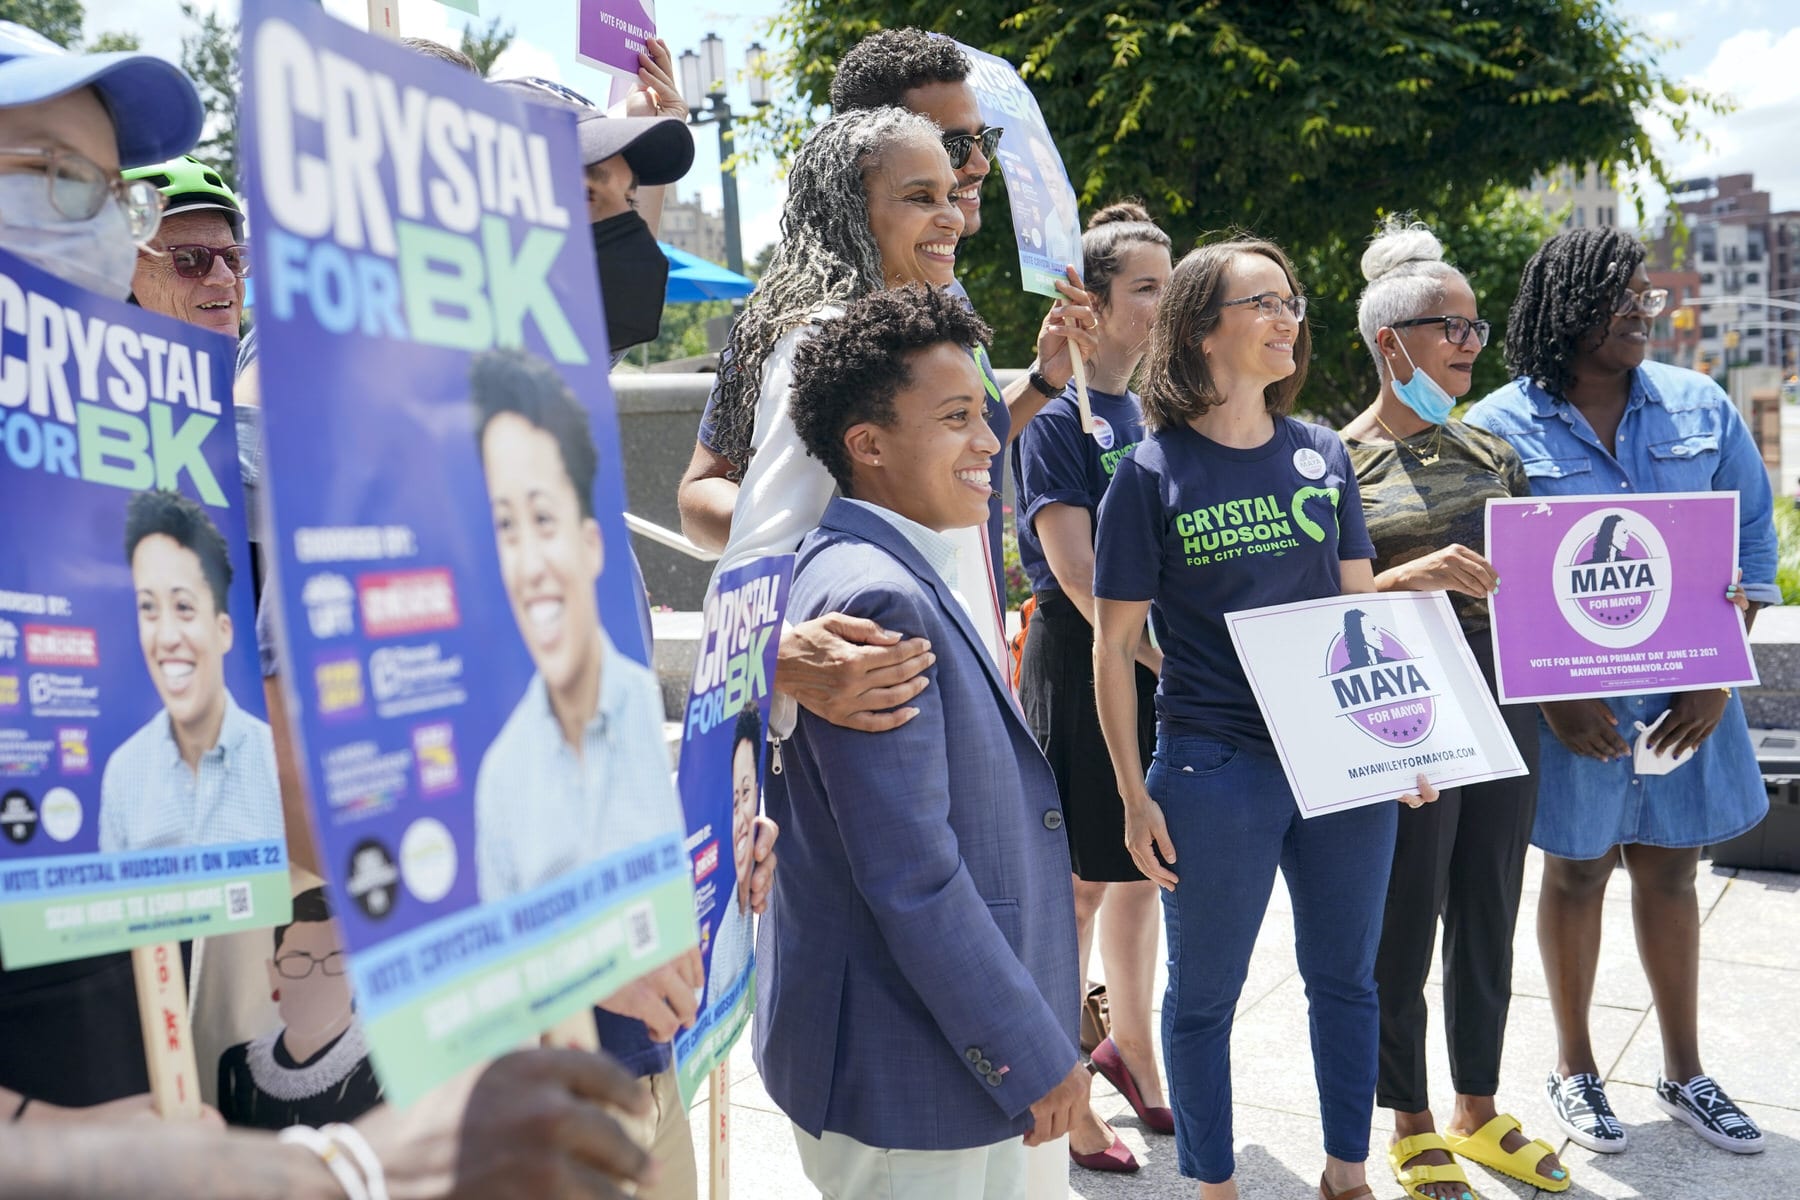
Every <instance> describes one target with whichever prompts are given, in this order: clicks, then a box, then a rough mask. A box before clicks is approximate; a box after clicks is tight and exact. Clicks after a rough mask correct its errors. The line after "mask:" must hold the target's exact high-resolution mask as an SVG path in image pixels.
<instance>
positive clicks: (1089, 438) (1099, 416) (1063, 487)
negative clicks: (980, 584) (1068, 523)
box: [1013, 383, 1144, 595]
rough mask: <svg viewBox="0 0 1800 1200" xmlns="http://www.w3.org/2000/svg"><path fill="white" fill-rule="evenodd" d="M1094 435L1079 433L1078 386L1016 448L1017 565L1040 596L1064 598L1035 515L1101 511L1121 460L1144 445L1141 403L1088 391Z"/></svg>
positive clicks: (1048, 410) (1027, 429)
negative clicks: (1049, 510) (1058, 509)
mask: <svg viewBox="0 0 1800 1200" xmlns="http://www.w3.org/2000/svg"><path fill="white" fill-rule="evenodd" d="M1088 405H1089V407H1090V408H1091V409H1092V411H1093V414H1094V432H1092V433H1083V432H1081V409H1080V407H1079V406H1078V405H1077V403H1076V400H1075V385H1074V384H1073V383H1071V384H1070V385H1069V386H1068V387H1066V388H1064V389H1063V394H1062V395H1060V396H1058V397H1056V399H1054V400H1052V401H1050V402H1049V403H1048V404H1046V405H1044V407H1043V410H1042V411H1040V412H1039V413H1038V415H1037V416H1035V417H1033V418H1032V419H1031V424H1029V425H1027V426H1025V428H1024V429H1023V430H1022V431H1020V433H1019V440H1018V441H1016V442H1014V443H1013V479H1014V481H1015V483H1016V486H1017V487H1018V489H1019V508H1018V513H1017V517H1016V520H1017V525H1018V532H1019V565H1020V566H1021V567H1023V568H1024V569H1025V575H1026V577H1027V578H1029V579H1030V580H1031V590H1032V591H1033V592H1034V593H1037V594H1040V595H1041V594H1043V593H1045V592H1060V591H1061V590H1062V588H1061V586H1060V585H1059V584H1058V583H1057V582H1056V576H1055V574H1053V573H1052V572H1051V570H1050V564H1049V562H1048V561H1046V560H1045V558H1044V544H1043V542H1042V541H1041V540H1039V538H1038V532H1037V515H1038V513H1040V512H1042V511H1043V510H1044V508H1045V507H1046V506H1048V505H1051V504H1067V505H1071V506H1073V507H1075V508H1085V509H1087V513H1088V517H1089V518H1090V519H1092V518H1094V517H1095V514H1097V513H1098V512H1099V511H1100V498H1101V497H1102V496H1104V495H1106V485H1107V484H1109V483H1111V482H1112V477H1113V471H1114V470H1116V469H1117V468H1118V465H1119V460H1120V459H1122V458H1124V457H1125V456H1126V455H1127V454H1130V453H1131V449H1132V447H1133V446H1135V445H1137V444H1138V442H1140V441H1142V440H1143V437H1144V415H1143V410H1142V409H1141V408H1140V406H1139V405H1138V398H1137V396H1135V395H1134V394H1132V393H1130V392H1127V393H1125V394H1124V395H1123V396H1119V395H1114V394H1112V393H1110V392H1102V391H1097V390H1095V389H1094V388H1091V387H1090V388H1089V389H1088Z"/></svg>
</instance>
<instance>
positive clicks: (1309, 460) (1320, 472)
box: [1294, 446, 1325, 479]
mask: <svg viewBox="0 0 1800 1200" xmlns="http://www.w3.org/2000/svg"><path fill="white" fill-rule="evenodd" d="M1294 470H1296V471H1298V472H1300V475H1301V477H1302V478H1305V479H1323V478H1325V456H1324V455H1323V454H1320V453H1319V452H1318V451H1317V450H1314V449H1313V448H1312V447H1311V446H1305V447H1302V448H1301V449H1299V450H1296V451H1294Z"/></svg>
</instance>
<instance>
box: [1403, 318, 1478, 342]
mask: <svg viewBox="0 0 1800 1200" xmlns="http://www.w3.org/2000/svg"><path fill="white" fill-rule="evenodd" d="M1415 325H1442V326H1443V327H1444V340H1445V341H1446V342H1449V343H1450V344H1451V345H1452V346H1461V345H1463V344H1464V343H1465V342H1467V341H1468V340H1469V334H1471V333H1473V334H1474V335H1475V340H1476V341H1477V342H1479V343H1480V344H1481V345H1483V346H1485V345H1487V344H1488V335H1489V334H1491V333H1493V331H1494V327H1493V326H1492V325H1489V324H1488V323H1487V322H1486V321H1471V320H1469V318H1467V317H1414V318H1413V319H1412V320H1410V321H1395V322H1394V323H1393V324H1392V325H1390V326H1388V328H1389V329H1411V328H1412V327H1413V326H1415Z"/></svg>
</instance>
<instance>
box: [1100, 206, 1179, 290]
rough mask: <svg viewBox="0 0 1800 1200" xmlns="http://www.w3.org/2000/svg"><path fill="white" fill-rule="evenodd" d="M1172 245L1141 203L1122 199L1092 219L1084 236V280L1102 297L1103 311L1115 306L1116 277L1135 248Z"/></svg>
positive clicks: (1164, 247) (1167, 246)
mask: <svg viewBox="0 0 1800 1200" xmlns="http://www.w3.org/2000/svg"><path fill="white" fill-rule="evenodd" d="M1170 245H1171V243H1170V241H1169V235H1168V234H1166V233H1164V232H1163V231H1162V230H1161V229H1159V228H1157V226H1156V224H1155V222H1153V221H1151V220H1150V213H1149V211H1148V210H1146V209H1145V208H1144V206H1143V204H1142V203H1141V202H1139V201H1137V200H1120V201H1118V202H1116V203H1114V204H1109V205H1107V206H1106V207H1105V208H1103V209H1101V210H1100V211H1099V212H1097V213H1095V214H1094V215H1093V216H1091V217H1089V218H1088V225H1087V232H1086V233H1084V234H1082V235H1081V259H1082V263H1081V265H1082V267H1083V270H1082V279H1083V281H1084V282H1085V283H1086V284H1087V287H1088V290H1089V291H1091V292H1093V293H1094V295H1096V296H1098V297H1099V298H1100V300H1099V303H1100V307H1101V308H1109V307H1111V306H1112V282H1113V276H1115V275H1117V274H1118V273H1119V267H1120V265H1121V263H1122V262H1123V260H1124V258H1125V251H1127V250H1129V249H1130V248H1131V247H1133V246H1161V247H1162V248H1163V249H1165V250H1167V249H1168V248H1169V246H1170Z"/></svg>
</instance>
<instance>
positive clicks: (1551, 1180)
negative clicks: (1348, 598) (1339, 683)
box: [1343, 218, 1569, 1200]
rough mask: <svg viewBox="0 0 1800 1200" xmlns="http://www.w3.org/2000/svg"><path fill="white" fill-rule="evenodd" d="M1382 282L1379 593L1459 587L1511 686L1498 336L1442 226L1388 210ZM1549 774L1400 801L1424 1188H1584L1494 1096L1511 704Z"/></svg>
mask: <svg viewBox="0 0 1800 1200" xmlns="http://www.w3.org/2000/svg"><path fill="white" fill-rule="evenodd" d="M1362 268H1363V276H1364V278H1366V279H1367V280H1368V286H1367V287H1366V288H1364V289H1363V294H1362V298H1361V300H1360V301H1358V304H1357V323H1358V326H1359V328H1360V330H1361V332H1362V336H1363V341H1364V343H1365V344H1366V345H1367V346H1368V348H1369V354H1370V356H1371V357H1372V358H1373V359H1374V361H1375V370H1376V374H1377V376H1378V377H1379V378H1380V380H1381V388H1380V390H1379V391H1378V392H1377V393H1376V396H1375V399H1374V400H1373V401H1371V402H1370V404H1369V406H1368V407H1367V408H1366V409H1364V410H1363V411H1362V412H1361V413H1359V414H1357V416H1356V417H1355V418H1354V419H1353V420H1351V422H1350V423H1349V424H1348V425H1346V426H1345V427H1344V429H1343V437H1344V442H1345V444H1346V445H1347V446H1348V447H1349V450H1350V462H1351V465H1352V466H1354V467H1355V469H1356V481H1357V485H1358V486H1359V487H1360V488H1361V489H1362V499H1363V516H1364V519H1365V520H1366V521H1367V522H1368V527H1369V537H1370V538H1371V540H1373V541H1374V543H1375V564H1374V566H1375V588H1376V590H1377V591H1432V590H1436V589H1439V588H1442V589H1445V590H1447V591H1448V592H1450V593H1451V600H1452V602H1453V603H1454V605H1455V607H1456V612H1457V616H1458V618H1460V620H1461V624H1462V628H1463V633H1464V635H1465V636H1466V637H1467V638H1468V641H1469V649H1470V651H1471V652H1472V653H1473V654H1474V656H1475V661H1476V662H1477V663H1479V664H1480V665H1481V670H1482V673H1483V674H1484V675H1485V676H1486V677H1487V681H1488V686H1489V687H1490V688H1492V687H1494V660H1493V643H1492V639H1490V638H1489V636H1488V610H1487V597H1488V595H1489V594H1490V593H1491V592H1492V591H1494V590H1495V589H1496V588H1497V587H1498V586H1499V580H1498V579H1497V578H1496V577H1495V575H1494V570H1493V567H1492V566H1491V565H1490V564H1489V563H1488V561H1487V559H1486V558H1485V557H1483V555H1482V550H1483V549H1485V546H1486V534H1485V521H1486V512H1487V502H1488V500H1490V499H1494V498H1506V497H1510V496H1524V495H1528V494H1529V493H1530V488H1529V486H1528V483H1527V480H1526V477H1525V473H1524V471H1523V469H1522V468H1521V467H1520V465H1519V456H1518V455H1517V454H1516V453H1514V451H1513V449H1512V447H1510V446H1508V445H1507V444H1506V442H1505V441H1503V440H1502V439H1500V438H1498V437H1495V436H1494V435H1493V434H1491V433H1488V432H1487V431H1486V430H1484V429H1478V428H1475V427H1474V426H1471V425H1465V424H1463V423H1462V422H1461V421H1456V420H1452V419H1451V417H1450V412H1451V408H1452V406H1454V405H1455V403H1456V401H1457V398H1459V397H1461V396H1462V395H1463V394H1464V393H1466V392H1467V391H1468V390H1469V384H1470V382H1471V379H1472V374H1471V369H1472V368H1473V366H1474V363H1475V359H1476V357H1477V356H1478V355H1479V354H1480V353H1481V351H1482V348H1483V347H1484V346H1486V345H1487V340H1488V323H1487V322H1486V321H1484V320H1481V319H1480V316H1479V315H1478V312H1477V310H1476V306H1475V294H1474V292H1473V291H1471V290H1470V288H1469V282H1468V280H1467V279H1465V278H1464V277H1463V274H1462V272H1461V271H1458V270H1457V269H1456V268H1455V267H1453V266H1451V265H1450V264H1449V263H1447V262H1445V261H1444V250H1443V247H1442V246H1441V245H1440V244H1439V243H1438V239H1437V238H1436V237H1435V236H1434V235H1433V234H1432V232H1431V231H1430V230H1429V229H1427V228H1426V227H1425V226H1423V225H1420V224H1416V223H1408V222H1407V221H1406V220H1405V219H1404V218H1395V219H1392V220H1390V221H1388V222H1387V223H1386V224H1385V225H1384V226H1383V227H1382V228H1381V229H1380V230H1379V231H1378V232H1377V234H1376V237H1375V239H1374V240H1373V241H1372V242H1371V243H1370V245H1369V248H1368V250H1366V251H1365V252H1364V254H1363V259H1362ZM1501 713H1502V714H1503V715H1504V716H1505V718H1506V723H1507V727H1508V729H1509V730H1510V731H1511V732H1512V736H1513V740H1514V741H1515V742H1517V743H1518V746H1519V753H1520V755H1521V756H1522V757H1523V759H1524V761H1525V763H1526V765H1527V766H1528V767H1529V768H1531V770H1532V773H1531V774H1527V775H1522V776H1519V777H1518V778H1515V779H1498V780H1494V781H1493V782H1491V783H1481V784H1475V785H1473V786H1470V787H1463V788H1452V789H1450V790H1448V791H1446V792H1444V793H1443V794H1442V795H1441V796H1440V797H1439V798H1438V802H1437V803H1436V804H1432V805H1428V806H1426V807H1424V808H1420V809H1409V810H1404V811H1402V812H1401V813H1400V822H1399V829H1398V831H1397V833H1396V835H1395V841H1394V867H1393V872H1392V874H1391V875H1390V877H1389V882H1388V893H1387V907H1386V910H1385V916H1384V919H1383V922H1382V930H1381V945H1380V948H1379V949H1378V950H1377V952H1376V958H1375V978H1376V982H1377V984H1378V986H1379V990H1380V996H1381V1057H1380V1072H1379V1075H1378V1076H1377V1083H1376V1089H1375V1096H1376V1100H1377V1102H1378V1103H1380V1104H1381V1105H1382V1106H1383V1107H1384V1108H1389V1109H1392V1110H1393V1113H1394V1134H1393V1137H1392V1139H1391V1141H1390V1145H1389V1150H1388V1161H1389V1165H1390V1166H1391V1167H1392V1169H1393V1172H1394V1177H1395V1179H1396V1180H1397V1181H1398V1182H1399V1183H1400V1185H1401V1187H1402V1188H1404V1189H1405V1190H1406V1194H1407V1195H1408V1196H1411V1197H1414V1198H1415V1200H1461V1197H1462V1195H1463V1193H1464V1192H1466V1191H1468V1190H1469V1184H1468V1180H1467V1177H1466V1175H1465V1173H1464V1171H1463V1169H1462V1167H1460V1166H1459V1165H1457V1163H1456V1161H1455V1159H1454V1158H1453V1157H1452V1155H1451V1150H1452V1148H1454V1149H1455V1151H1456V1153H1458V1154H1460V1155H1461V1156H1462V1157H1465V1158H1469V1159H1472V1160H1473V1161H1476V1162H1480V1163H1482V1164H1483V1165H1485V1166H1487V1167H1489V1168H1491V1169H1493V1170H1496V1171H1499V1172H1500V1173H1502V1174H1506V1175H1511V1176H1514V1177H1515V1178H1519V1179H1522V1180H1524V1181H1525V1182H1528V1183H1531V1184H1534V1185H1535V1186H1537V1187H1540V1188H1542V1189H1544V1190H1545V1191H1550V1192H1560V1191H1564V1190H1566V1189H1567V1188H1568V1186H1569V1176H1568V1172H1567V1171H1565V1170H1564V1169H1563V1167H1562V1164H1561V1163H1560V1162H1559V1161H1558V1160H1557V1157H1556V1154H1555V1152H1554V1150H1552V1149H1551V1147H1550V1146H1549V1145H1548V1144H1546V1143H1543V1142H1534V1141H1531V1140H1530V1139H1528V1138H1526V1137H1525V1135H1524V1134H1523V1133H1521V1132H1520V1130H1519V1122H1518V1121H1517V1120H1516V1119H1515V1118H1513V1117H1510V1116H1503V1115H1501V1114H1500V1113H1499V1112H1498V1111H1497V1110H1496V1108H1495V1106H1494V1094H1495V1092H1496V1091H1497V1090H1498V1089H1499V1079H1500V1048H1501V1041H1502V1038H1503V1036H1504V1034H1505V1031H1506V1014H1507V1007H1508V1002H1509V1001H1510V999H1511V996H1512V945H1513V926H1514V924H1515V923H1516V921H1517V919H1518V914H1519V893H1520V889H1521V887H1522V886H1523V883H1524V871H1525V849H1526V846H1527V845H1528V844H1529V842H1530V838H1531V820H1532V814H1533V811H1534V810H1535V808H1536V805H1537V778H1536V766H1537V744H1538V739H1537V713H1536V710H1535V709H1533V708H1532V707H1530V706H1529V705H1508V706H1506V707H1503V708H1502V709H1501ZM1440 917H1441V918H1442V921H1443V927H1444V1014H1445V1021H1446V1024H1447V1026H1448V1031H1449V1049H1450V1074H1451V1077H1452V1079H1453V1080H1454V1081H1455V1085H1456V1106H1455V1109H1454V1110H1453V1111H1452V1113H1451V1114H1450V1119H1449V1121H1448V1122H1447V1123H1446V1124H1445V1126H1444V1131H1443V1133H1442V1134H1440V1133H1439V1132H1438V1130H1437V1126H1436V1124H1435V1122H1434V1119H1433V1117H1432V1113H1431V1106H1430V1101H1429V1099H1428V1090H1427V1087H1426V1065H1425V1026H1426V1004H1425V980H1426V976H1427V975H1428V974H1429V973H1430V971H1431V955H1432V949H1433V947H1434V946H1435V945H1436V943H1437V937H1438V922H1439V918H1440Z"/></svg>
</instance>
